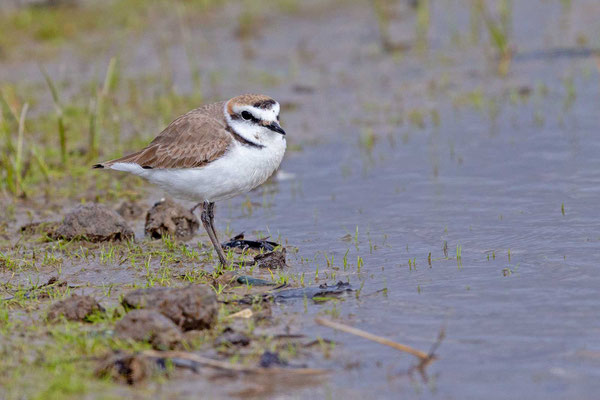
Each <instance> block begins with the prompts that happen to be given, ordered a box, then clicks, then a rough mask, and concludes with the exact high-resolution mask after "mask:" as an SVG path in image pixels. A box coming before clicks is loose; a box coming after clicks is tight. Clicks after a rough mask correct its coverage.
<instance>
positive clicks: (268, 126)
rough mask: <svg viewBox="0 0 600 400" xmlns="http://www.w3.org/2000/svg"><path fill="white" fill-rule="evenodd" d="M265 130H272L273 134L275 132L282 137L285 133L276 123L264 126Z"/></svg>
mask: <svg viewBox="0 0 600 400" xmlns="http://www.w3.org/2000/svg"><path fill="white" fill-rule="evenodd" d="M266 127H267V128H269V129H270V130H272V131H273V132H277V133H281V134H282V135H285V131H284V130H283V129H282V128H281V126H279V124H278V123H277V122H271V123H270V124H269V125H266Z"/></svg>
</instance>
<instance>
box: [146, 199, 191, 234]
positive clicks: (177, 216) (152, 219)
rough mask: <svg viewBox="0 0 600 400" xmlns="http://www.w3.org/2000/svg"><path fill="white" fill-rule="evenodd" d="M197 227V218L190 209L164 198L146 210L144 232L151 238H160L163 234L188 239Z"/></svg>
mask: <svg viewBox="0 0 600 400" xmlns="http://www.w3.org/2000/svg"><path fill="white" fill-rule="evenodd" d="M199 227H200V222H199V221H198V218H196V216H195V215H194V214H193V213H192V212H191V211H190V210H188V209H187V208H185V207H183V206H182V205H181V204H177V203H175V202H174V201H173V200H171V199H166V200H161V201H159V202H158V203H156V204H155V205H154V206H153V207H152V208H151V209H150V210H149V211H148V214H146V225H145V226H144V232H145V233H146V235H148V236H150V237H151V238H152V239H160V238H162V237H163V236H164V235H170V236H173V237H176V238H178V239H189V238H191V237H192V236H194V233H195V232H196V231H197V230H198V228H199Z"/></svg>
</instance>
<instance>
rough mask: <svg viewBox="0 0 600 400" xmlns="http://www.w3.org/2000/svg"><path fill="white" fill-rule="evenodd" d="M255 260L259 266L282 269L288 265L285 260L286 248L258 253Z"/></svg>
mask: <svg viewBox="0 0 600 400" xmlns="http://www.w3.org/2000/svg"><path fill="white" fill-rule="evenodd" d="M254 262H255V263H256V264H258V267H259V268H269V269H281V268H285V267H287V266H288V265H287V263H286V261H285V249H281V250H279V251H271V252H269V253H264V254H258V255H256V256H255V257H254Z"/></svg>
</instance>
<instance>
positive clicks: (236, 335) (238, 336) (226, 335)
mask: <svg viewBox="0 0 600 400" xmlns="http://www.w3.org/2000/svg"><path fill="white" fill-rule="evenodd" d="M249 344H250V338H249V337H248V336H246V335H245V334H244V333H242V332H236V331H234V330H233V329H231V328H227V329H226V330H225V332H223V334H222V335H221V336H219V337H218V338H217V339H216V340H215V346H221V345H223V346H226V347H233V346H248V345H249Z"/></svg>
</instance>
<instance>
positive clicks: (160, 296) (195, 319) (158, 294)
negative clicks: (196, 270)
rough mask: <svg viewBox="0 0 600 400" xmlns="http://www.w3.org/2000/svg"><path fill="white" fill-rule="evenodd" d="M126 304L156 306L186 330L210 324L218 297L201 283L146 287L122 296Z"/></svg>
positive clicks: (128, 306) (142, 306) (208, 326)
mask: <svg viewBox="0 0 600 400" xmlns="http://www.w3.org/2000/svg"><path fill="white" fill-rule="evenodd" d="M123 306H124V307H126V308H145V309H155V310H157V311H158V312H160V313H161V314H163V315H164V316H165V317H167V318H170V319H171V320H172V321H173V322H174V323H175V324H176V325H177V326H179V327H180V328H182V329H183V330H185V331H188V330H193V329H207V328H210V327H211V326H212V325H213V323H214V322H215V320H216V317H217V311H218V307H217V298H216V296H215V294H214V292H213V291H212V290H211V289H210V288H208V287H204V286H198V285H190V286H187V287H185V288H146V289H137V290H134V291H133V292H129V293H127V294H126V295H125V297H124V298H123Z"/></svg>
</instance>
